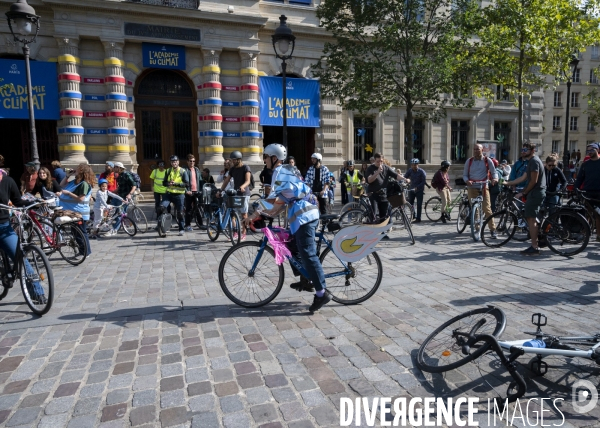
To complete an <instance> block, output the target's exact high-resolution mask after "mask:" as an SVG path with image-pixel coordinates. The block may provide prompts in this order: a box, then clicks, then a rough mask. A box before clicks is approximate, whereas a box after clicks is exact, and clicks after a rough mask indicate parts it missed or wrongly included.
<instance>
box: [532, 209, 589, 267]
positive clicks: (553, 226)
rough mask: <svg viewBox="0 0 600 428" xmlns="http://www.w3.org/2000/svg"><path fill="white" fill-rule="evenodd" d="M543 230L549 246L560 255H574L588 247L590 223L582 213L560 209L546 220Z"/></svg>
mask: <svg viewBox="0 0 600 428" xmlns="http://www.w3.org/2000/svg"><path fill="white" fill-rule="evenodd" d="M542 232H543V233H544V235H545V236H546V241H547V242H548V248H550V250H551V251H552V252H554V253H556V254H558V255H560V256H574V255H575V254H579V253H581V252H582V251H583V250H585V248H586V247H587V244H588V242H589V240H590V235H591V230H590V225H589V224H588V222H587V221H586V220H585V217H583V216H582V215H581V214H578V213H576V212H573V211H568V210H559V211H557V212H555V213H554V214H552V215H551V216H550V217H548V218H547V219H546V221H544V224H543V225H542Z"/></svg>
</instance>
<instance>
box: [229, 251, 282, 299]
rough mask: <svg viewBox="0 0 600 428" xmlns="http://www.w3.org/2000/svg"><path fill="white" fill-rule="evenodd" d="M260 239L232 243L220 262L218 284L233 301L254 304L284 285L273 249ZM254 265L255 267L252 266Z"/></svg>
mask: <svg viewBox="0 0 600 428" xmlns="http://www.w3.org/2000/svg"><path fill="white" fill-rule="evenodd" d="M261 246H262V241H261V242H242V243H241V244H238V245H236V246H234V247H231V248H230V249H229V250H228V251H227V252H226V253H225V255H224V256H223V258H222V259H221V263H220V264H219V284H220V285H221V289H222V290H223V292H224V293H225V295H226V296H227V297H228V298H229V300H231V301H232V302H233V303H235V304H236V305H239V306H243V307H246V308H257V307H259V306H264V305H266V304H267V303H269V302H270V301H272V300H273V299H274V298H275V297H277V295H278V294H279V292H280V291H281V287H282V286H283V280H284V278H285V272H284V270H283V265H279V266H278V265H277V263H275V253H274V251H273V249H272V248H271V247H269V246H266V247H264V248H263V249H262V251H261ZM253 268H254V270H252V269H253Z"/></svg>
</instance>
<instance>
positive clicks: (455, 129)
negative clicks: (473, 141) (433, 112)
mask: <svg viewBox="0 0 600 428" xmlns="http://www.w3.org/2000/svg"><path fill="white" fill-rule="evenodd" d="M450 128H451V136H450V151H451V153H450V159H451V160H452V161H454V162H464V161H465V160H466V159H467V157H468V153H467V146H468V137H469V121H468V120H453V121H452V122H451V125H450Z"/></svg>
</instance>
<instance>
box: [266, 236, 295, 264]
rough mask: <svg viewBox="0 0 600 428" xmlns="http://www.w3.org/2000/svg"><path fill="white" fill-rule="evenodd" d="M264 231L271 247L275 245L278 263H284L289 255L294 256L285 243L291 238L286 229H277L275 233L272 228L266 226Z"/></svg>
mask: <svg viewBox="0 0 600 428" xmlns="http://www.w3.org/2000/svg"><path fill="white" fill-rule="evenodd" d="M262 232H263V233H264V234H265V236H266V237H267V239H268V240H269V244H271V247H273V251H274V252H275V263H277V265H281V264H283V262H285V260H286V259H287V258H288V257H291V256H292V253H291V252H290V250H288V248H287V246H286V244H285V243H286V242H287V241H288V240H289V237H290V235H289V234H288V233H287V232H286V231H285V230H284V229H275V233H273V231H272V230H271V229H269V228H268V227H265V228H264V229H263V230H262Z"/></svg>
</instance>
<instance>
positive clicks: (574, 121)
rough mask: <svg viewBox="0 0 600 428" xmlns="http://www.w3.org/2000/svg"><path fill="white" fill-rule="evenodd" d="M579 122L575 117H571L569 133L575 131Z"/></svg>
mask: <svg viewBox="0 0 600 428" xmlns="http://www.w3.org/2000/svg"><path fill="white" fill-rule="evenodd" d="M578 121H579V118H578V117H577V116H572V117H571V122H570V125H569V131H577V122H578Z"/></svg>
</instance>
